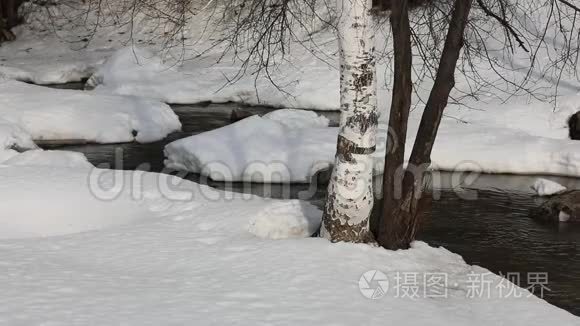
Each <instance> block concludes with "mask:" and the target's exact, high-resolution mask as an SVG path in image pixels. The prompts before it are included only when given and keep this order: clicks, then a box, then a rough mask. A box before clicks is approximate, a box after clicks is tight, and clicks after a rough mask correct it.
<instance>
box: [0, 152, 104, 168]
mask: <svg viewBox="0 0 580 326" xmlns="http://www.w3.org/2000/svg"><path fill="white" fill-rule="evenodd" d="M0 164H2V165H10V166H57V167H69V168H92V167H93V165H92V164H91V163H89V161H88V160H87V158H86V157H85V155H84V154H82V153H79V152H71V151H51V150H46V151H45V150H41V149H37V150H30V151H26V152H23V153H17V154H15V155H13V156H11V157H10V158H8V159H6V160H4V161H2V160H0Z"/></svg>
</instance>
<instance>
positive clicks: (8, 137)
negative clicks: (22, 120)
mask: <svg viewBox="0 0 580 326" xmlns="http://www.w3.org/2000/svg"><path fill="white" fill-rule="evenodd" d="M14 148H17V149H21V150H24V149H32V148H36V144H35V143H34V141H33V140H32V137H31V136H30V134H28V133H27V132H26V131H24V130H23V129H22V128H20V126H18V125H15V124H12V123H10V122H8V121H6V120H4V119H2V118H0V151H1V150H7V149H14Z"/></svg>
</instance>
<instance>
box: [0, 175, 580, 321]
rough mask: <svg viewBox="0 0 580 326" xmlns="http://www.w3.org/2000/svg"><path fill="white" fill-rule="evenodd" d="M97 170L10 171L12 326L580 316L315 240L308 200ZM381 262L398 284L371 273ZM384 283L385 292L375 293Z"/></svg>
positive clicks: (473, 276)
mask: <svg viewBox="0 0 580 326" xmlns="http://www.w3.org/2000/svg"><path fill="white" fill-rule="evenodd" d="M89 171H90V170H86V169H83V168H63V167H57V166H52V167H23V166H20V167H7V166H0V180H2V182H0V193H1V194H2V198H3V200H2V201H1V202H0V264H1V266H2V273H0V284H1V288H2V291H1V292H2V294H1V295H0V323H1V324H6V325H17V324H26V325H30V324H51V325H53V324H54V325H60V324H66V325H86V324H108V325H111V324H125V325H159V324H185V323H192V322H194V323H196V324H200V325H210V324H239V325H248V324H252V325H256V324H264V325H265V324H268V325H293V324H297V323H308V324H317V325H353V324H359V323H361V322H363V321H364V323H368V324H379V323H384V322H385V321H388V322H389V323H393V324H401V325H437V326H439V325H458V326H464V325H466V324H473V325H500V324H503V325H539V326H540V325H546V324H554V325H559V326H565V325H578V323H579V322H578V318H577V317H575V316H573V315H571V314H569V313H568V312H565V311H563V310H561V309H559V308H556V307H554V306H551V305H549V304H547V303H545V302H544V301H542V300H540V299H538V298H536V297H534V296H530V295H529V293H528V292H527V291H526V290H523V289H519V288H512V287H511V286H510V283H507V282H506V281H505V280H502V279H501V278H500V277H498V276H496V275H493V274H491V273H489V272H488V271H487V270H485V269H483V268H480V267H477V266H469V265H467V264H466V263H465V262H464V261H463V260H462V259H461V257H459V256H457V255H455V254H453V253H450V252H448V251H447V250H445V249H442V248H432V247H429V246H428V245H426V244H424V243H420V242H418V243H415V244H414V246H413V248H412V249H410V250H406V251H388V250H384V249H380V248H373V247H370V246H367V245H356V244H345V243H339V244H332V243H330V242H328V241H326V240H324V239H320V238H303V237H304V236H306V234H307V232H310V231H311V230H312V228H313V227H315V225H316V223H318V221H319V218H320V211H317V210H316V209H315V208H313V207H312V206H310V205H309V204H306V203H303V202H300V201H279V200H268V199H263V198H259V197H255V196H248V195H242V194H233V193H224V192H221V191H218V190H214V189H211V188H208V187H206V186H201V185H198V184H195V183H192V182H189V181H186V180H182V179H178V178H176V177H172V176H168V175H162V174H155V173H146V172H129V171H124V172H123V171H110V170H95V171H96V172H93V173H94V177H89V178H88V177H87V175H88V174H89ZM91 175H93V174H91ZM87 180H93V181H91V182H89V183H88V184H87ZM135 180H139V181H138V182H136V181H135ZM31 203H34V205H31ZM39 207H42V209H38V208H39ZM256 234H257V235H258V236H256ZM285 237H292V238H294V239H281V240H268V239H264V238H285ZM295 237H299V238H297V239H296V238H295ZM373 270H378V271H380V272H381V273H384V275H385V277H386V278H387V280H388V282H389V285H388V287H387V286H386V283H385V282H384V280H381V279H377V280H375V282H371V283H368V282H367V281H371V279H370V277H372V275H375V274H374V272H371V273H370V274H365V273H367V272H368V271H373ZM401 273H418V275H419V281H418V283H417V285H416V286H417V291H418V292H417V293H418V297H416V296H415V295H413V296H412V298H409V297H405V295H404V293H411V295H412V294H413V293H415V292H413V291H414V290H413V291H411V292H404V291H405V290H404V287H403V286H404V284H403V283H398V282H399V281H397V279H398V277H401V275H403V274H401ZM363 274H365V275H366V276H365V277H366V278H363ZM371 274H372V275H371ZM369 275H370V276H369ZM377 275H378V276H382V274H377ZM410 275H415V274H410ZM429 275H440V276H441V275H446V277H447V281H446V282H445V283H439V284H441V285H443V284H445V286H443V287H433V288H432V287H431V286H430V285H424V284H426V283H423V281H421V277H423V276H424V277H428V276H429ZM478 279H481V280H482V281H485V283H482V286H483V285H484V286H483V287H482V290H481V291H478V290H477V289H478V283H477V282H478V281H477V280H478ZM378 280H381V282H376V281H378ZM405 284H407V283H405ZM436 284H437V283H436ZM487 284H489V290H486V289H487ZM379 285H381V286H382V289H385V290H386V293H385V294H384V295H383V294H382V293H381V292H376V294H377V296H376V299H374V300H373V299H368V298H367V297H365V295H370V292H373V289H375V288H377V286H379ZM407 285H408V284H407ZM412 288H413V287H412ZM361 289H362V291H361ZM511 289H513V291H515V292H510V291H511ZM369 290H370V292H369ZM424 290H425V291H427V292H426V293H428V294H429V295H432V296H429V297H427V295H424V294H423V293H425V292H424ZM432 290H433V291H435V290H437V291H440V292H430V291H432ZM502 293H503V294H502ZM508 293H512V294H508ZM518 293H520V294H521V295H522V296H521V297H517V294H518ZM435 294H439V296H438V297H437V296H435ZM442 294H444V295H442Z"/></svg>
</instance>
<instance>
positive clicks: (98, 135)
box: [0, 81, 181, 143]
mask: <svg viewBox="0 0 580 326" xmlns="http://www.w3.org/2000/svg"><path fill="white" fill-rule="evenodd" d="M0 95H2V96H0V115H1V116H2V119H3V120H6V121H8V122H10V123H13V124H15V125H18V126H20V127H21V128H22V129H24V130H25V131H26V132H27V133H29V134H30V135H31V137H32V138H33V139H36V140H40V139H49V140H63V139H81V140H86V141H93V142H99V143H111V142H129V141H133V140H136V141H138V142H151V141H156V140H159V139H162V138H164V137H165V136H167V134H169V133H171V132H173V131H177V130H179V129H180V128H181V124H180V122H179V119H178V118H177V116H176V115H175V114H174V113H173V111H172V110H171V108H170V107H169V106H168V105H166V104H163V103H159V102H156V101H152V100H144V99H138V98H133V97H122V96H114V95H99V94H92V93H87V92H82V91H72V90H57V89H49V88H46V87H40V86H34V85H29V84H25V83H21V82H16V81H4V82H0ZM134 132H135V133H136V135H133V133H134Z"/></svg>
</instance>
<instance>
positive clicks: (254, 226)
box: [248, 200, 322, 239]
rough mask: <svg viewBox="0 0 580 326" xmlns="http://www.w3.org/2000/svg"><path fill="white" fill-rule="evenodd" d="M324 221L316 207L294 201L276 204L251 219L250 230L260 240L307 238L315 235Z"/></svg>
mask: <svg viewBox="0 0 580 326" xmlns="http://www.w3.org/2000/svg"><path fill="white" fill-rule="evenodd" d="M321 221H322V211H320V210H319V209H318V208H317V207H316V206H314V205H312V204H309V203H306V202H301V201H298V200H292V201H287V202H278V203H274V204H272V205H271V206H269V207H266V208H265V209H264V210H263V211H261V212H259V213H257V214H256V216H254V217H253V218H252V219H250V224H249V226H248V230H249V231H250V233H252V234H255V235H256V236H258V237H260V238H265V239H288V238H306V237H309V236H311V235H313V234H314V233H315V232H316V231H317V230H318V228H319V227H320V223H321Z"/></svg>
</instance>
